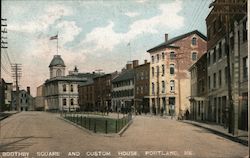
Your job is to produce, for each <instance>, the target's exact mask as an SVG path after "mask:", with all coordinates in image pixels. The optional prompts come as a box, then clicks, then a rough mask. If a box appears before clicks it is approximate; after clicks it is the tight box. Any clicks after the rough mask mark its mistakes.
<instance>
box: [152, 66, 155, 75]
mask: <svg viewBox="0 0 250 158" xmlns="http://www.w3.org/2000/svg"><path fill="white" fill-rule="evenodd" d="M154 75H155V68H154V67H152V77H154Z"/></svg>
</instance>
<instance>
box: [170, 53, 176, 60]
mask: <svg viewBox="0 0 250 158" xmlns="http://www.w3.org/2000/svg"><path fill="white" fill-rule="evenodd" d="M174 58H175V53H174V52H170V60H174Z"/></svg>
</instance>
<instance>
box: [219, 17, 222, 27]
mask: <svg viewBox="0 0 250 158" xmlns="http://www.w3.org/2000/svg"><path fill="white" fill-rule="evenodd" d="M221 26H222V16H221V15H219V19H218V29H220V28H221Z"/></svg>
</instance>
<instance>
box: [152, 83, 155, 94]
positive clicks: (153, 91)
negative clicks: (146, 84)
mask: <svg viewBox="0 0 250 158" xmlns="http://www.w3.org/2000/svg"><path fill="white" fill-rule="evenodd" d="M152 94H155V84H154V82H152Z"/></svg>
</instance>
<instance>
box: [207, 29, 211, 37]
mask: <svg viewBox="0 0 250 158" xmlns="http://www.w3.org/2000/svg"><path fill="white" fill-rule="evenodd" d="M210 34H211V29H210V28H208V29H207V39H208V40H209V39H210Z"/></svg>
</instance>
